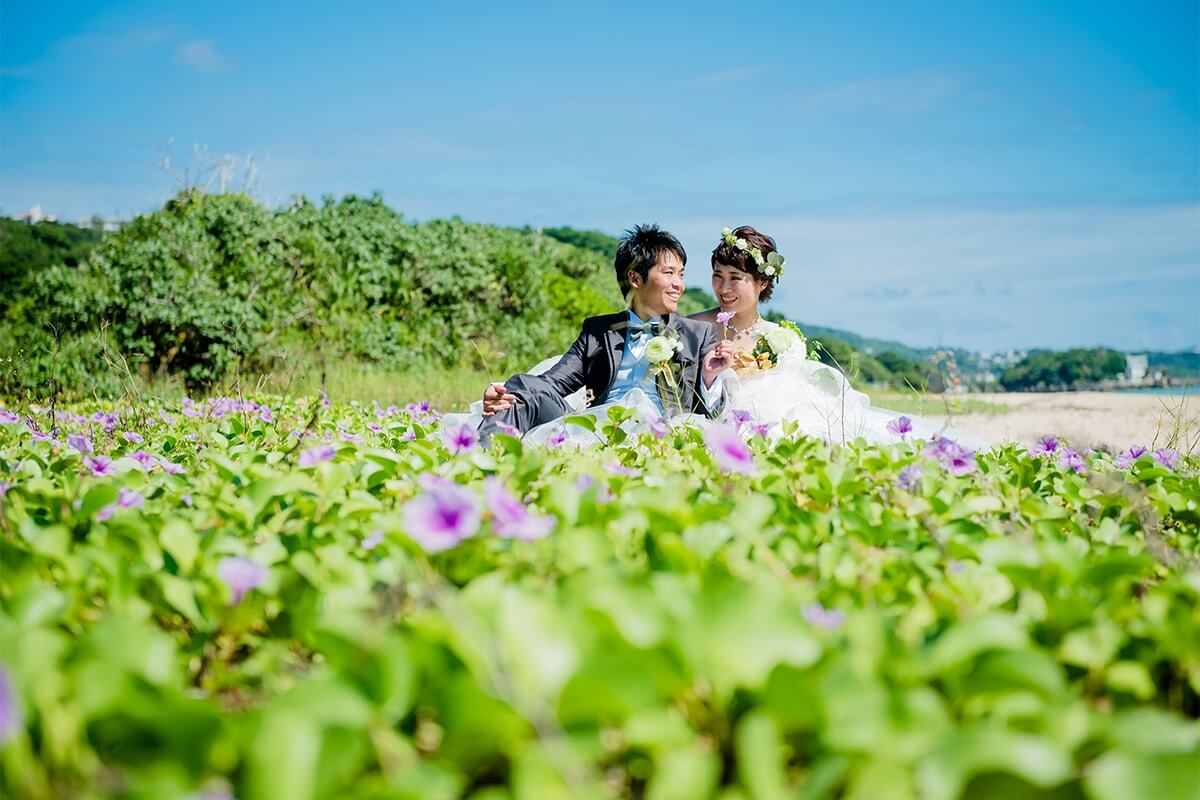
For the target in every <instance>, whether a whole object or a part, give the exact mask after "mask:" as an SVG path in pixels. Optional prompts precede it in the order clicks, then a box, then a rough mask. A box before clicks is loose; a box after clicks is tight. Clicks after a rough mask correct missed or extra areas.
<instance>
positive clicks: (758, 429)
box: [750, 422, 775, 439]
mask: <svg viewBox="0 0 1200 800" xmlns="http://www.w3.org/2000/svg"><path fill="white" fill-rule="evenodd" d="M774 427H775V423H774V422H754V423H751V424H750V433H751V434H753V435H754V436H758V437H759V438H762V439H765V438H767V434H768V433H770V432H771V428H774Z"/></svg>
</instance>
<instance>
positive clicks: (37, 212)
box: [21, 203, 58, 225]
mask: <svg viewBox="0 0 1200 800" xmlns="http://www.w3.org/2000/svg"><path fill="white" fill-rule="evenodd" d="M21 221H22V222H28V223H29V224H30V225H33V224H35V223H38V222H58V217H56V216H54V215H53V214H43V213H42V207H41V206H39V205H38V204H37V203H34V204H33V208H31V209H29V210H28V211H26V212H25V213H24V214H22V215H21Z"/></svg>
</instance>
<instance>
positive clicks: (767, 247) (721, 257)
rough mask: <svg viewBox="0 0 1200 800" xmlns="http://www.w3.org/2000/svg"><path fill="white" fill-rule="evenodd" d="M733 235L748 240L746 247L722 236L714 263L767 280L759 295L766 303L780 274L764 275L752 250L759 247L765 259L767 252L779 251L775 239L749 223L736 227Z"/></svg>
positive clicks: (716, 249) (713, 252) (713, 253)
mask: <svg viewBox="0 0 1200 800" xmlns="http://www.w3.org/2000/svg"><path fill="white" fill-rule="evenodd" d="M733 235H734V237H735V238H737V239H745V240H746V249H745V250H742V249H741V248H739V247H738V246H737V245H734V244H729V243H728V242H727V241H725V237H721V241H720V242H718V243H717V246H716V247H715V248H714V249H713V251H712V265H713V266H714V267H716V266H717V265H720V266H722V267H733V268H734V269H739V270H741V271H742V272H746V273H749V274H751V275H753V276H754V277H756V278H760V279H762V280H764V281H766V285H765V286H763V290H762V293H761V294H759V296H758V299H759V300H760V301H762V302H764V303H765V302H766V301H768V300H770V299H771V293H772V292H774V291H775V279H776V278H777V277H778V276H777V275H764V274H763V271H762V269H761V268H760V267H759V266H758V264H757V263H756V262H755V260H754V256H752V255H750V250H752V249H753V248H755V247H757V248H758V249H759V251H760V252H761V253H762V257H763V258H764V259H765V258H766V257H767V254H769V253H775V252H777V251H778V248H777V247H776V246H775V240H774V239H772V238H771V237H770V236H767V235H766V234H765V233H759V232H758V231H757V230H755V229H754V228H752V227H750V226H749V225H741V226H739V227H737V228H734V229H733Z"/></svg>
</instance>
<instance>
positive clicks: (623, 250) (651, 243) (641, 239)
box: [613, 224, 687, 295]
mask: <svg viewBox="0 0 1200 800" xmlns="http://www.w3.org/2000/svg"><path fill="white" fill-rule="evenodd" d="M663 253H674V254H675V255H677V256H679V263H680V264H682V265H684V266H687V252H686V251H685V250H684V249H683V245H682V244H680V243H679V240H678V239H676V238H675V237H674V236H672V235H671V234H669V233H667V232H666V231H664V230H663V229H662V228H660V227H658V226H657V225H654V224H650V225H635V226H634V227H633V228H632V229H631V230H627V231H625V235H624V236H622V237H621V244H620V245H619V246H618V247H617V257H616V259H614V261H613V268H614V269H615V270H616V273H617V283H618V284H619V285H620V287H621V294H622V295H627V294H629V288H630V286H629V271H630V270H633V271H635V272H637V274H639V275H641V276H642V280H645V279H646V276H647V275H648V274H649V273H650V269H651V268H652V267H653V266H654V265H655V264H657V263H658V259H659V258H660V257H661V256H662V254H663Z"/></svg>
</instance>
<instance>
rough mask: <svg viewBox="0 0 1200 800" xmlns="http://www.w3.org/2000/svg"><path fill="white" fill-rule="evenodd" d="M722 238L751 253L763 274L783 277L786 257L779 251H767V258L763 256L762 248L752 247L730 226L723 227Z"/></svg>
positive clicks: (730, 244)
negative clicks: (735, 233) (736, 234)
mask: <svg viewBox="0 0 1200 800" xmlns="http://www.w3.org/2000/svg"><path fill="white" fill-rule="evenodd" d="M721 238H722V239H724V240H725V244H727V245H729V246H730V247H736V248H737V249H738V250H741V251H742V252H743V253H749V254H750V257H751V258H753V259H754V263H755V264H757V265H758V269H759V271H761V272H762V274H764V275H766V276H768V277H771V278H782V277H783V264H784V258H783V256H781V255H779V253H777V252H771V253H767V255H766V258H764V257H763V254H762V250H759V249H758V248H757V247H751V246H750V245H749V244H748V243H747V242H746V240H745V239H743V238H741V237H739V236H735V235H734V233H733V231H732V230H731V229H730V228H728V227H725V228H722V229H721Z"/></svg>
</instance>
